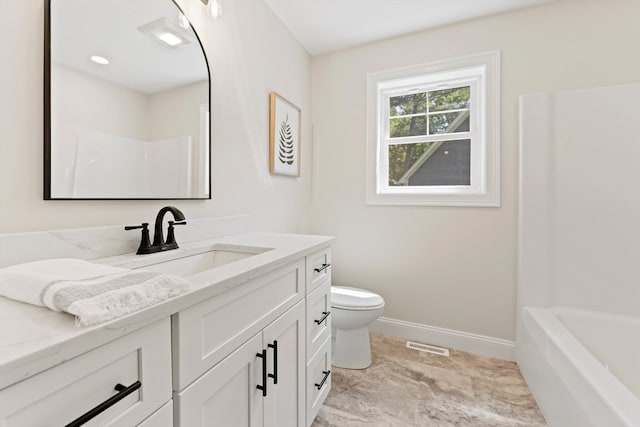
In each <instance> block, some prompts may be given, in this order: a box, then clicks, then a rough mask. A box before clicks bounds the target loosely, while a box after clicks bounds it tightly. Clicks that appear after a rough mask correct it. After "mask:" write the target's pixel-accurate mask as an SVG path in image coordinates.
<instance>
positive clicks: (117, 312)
mask: <svg viewBox="0 0 640 427" xmlns="http://www.w3.org/2000/svg"><path fill="white" fill-rule="evenodd" d="M188 290H189V282H188V281H186V280H185V279H182V278H180V277H178V276H172V275H169V274H161V273H153V272H150V271H144V270H129V269H125V268H118V267H111V266H108V265H102V264H95V263H91V262H88V261H83V260H79V259H71V258H59V259H49V260H44V261H36V262H29V263H25V264H18V265H13V266H10V267H6V268H3V269H0V295H2V296H5V297H7V298H11V299H14V300H17V301H22V302H26V303H29V304H34V305H39V306H43V307H47V308H50V309H51V310H54V311H65V312H67V313H70V314H73V315H75V316H76V323H77V324H78V325H79V326H89V325H95V324H98V323H102V322H106V321H108V320H112V319H115V318H117V317H120V316H124V315H125V314H129V313H133V312H134V311H138V310H141V309H143V308H145V307H149V306H151V305H154V304H157V303H159V302H162V301H165V300H167V299H169V298H172V297H175V296H177V295H179V294H182V293H184V292H186V291H188Z"/></svg>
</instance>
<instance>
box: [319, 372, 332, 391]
mask: <svg viewBox="0 0 640 427" xmlns="http://www.w3.org/2000/svg"><path fill="white" fill-rule="evenodd" d="M322 373H323V374H324V377H322V381H320V383H316V387H318V390H320V389H321V388H322V386H323V385H324V383H325V382H326V381H327V378H329V375H331V371H330V370H329V371H322Z"/></svg>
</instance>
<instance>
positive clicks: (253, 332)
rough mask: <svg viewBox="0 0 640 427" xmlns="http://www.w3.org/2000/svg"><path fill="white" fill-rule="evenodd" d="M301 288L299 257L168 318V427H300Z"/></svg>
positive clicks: (303, 306) (302, 421)
mask: <svg viewBox="0 0 640 427" xmlns="http://www.w3.org/2000/svg"><path fill="white" fill-rule="evenodd" d="M305 288H306V286H305V259H304V258H303V259H300V260H299V261H296V262H294V263H291V264H289V265H287V266H285V267H282V268H279V269H277V270H275V271H273V272H271V273H268V274H266V275H264V276H261V277H259V278H257V279H254V280H252V281H249V282H247V283H245V284H243V285H240V286H238V287H236V288H234V289H232V290H230V291H228V292H225V293H224V294H221V295H219V296H217V297H214V298H211V299H210V300H207V301H204V302H202V303H200V304H198V305H196V306H194V307H191V308H189V309H187V310H184V311H181V312H180V313H178V314H176V315H174V316H173V330H174V348H173V350H174V355H175V357H174V363H175V365H174V390H175V395H174V401H175V414H176V416H175V419H176V427H199V426H210V425H221V426H234V427H235V426H238V427H241V426H247V427H249V426H251V427H258V426H265V427H303V426H304V425H305V420H306V417H305V405H306V399H305V385H306V382H305V381H306V378H305V375H306V373H305V359H306V356H305V355H306V338H305V336H306V325H305V321H306V316H305V312H306V303H305ZM193 378H197V379H195V381H193V383H191V380H192V379H193Z"/></svg>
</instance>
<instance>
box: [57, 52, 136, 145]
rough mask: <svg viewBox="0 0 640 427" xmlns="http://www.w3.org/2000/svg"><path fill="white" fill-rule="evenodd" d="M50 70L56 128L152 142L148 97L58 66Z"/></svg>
mask: <svg viewBox="0 0 640 427" xmlns="http://www.w3.org/2000/svg"><path fill="white" fill-rule="evenodd" d="M51 68H52V70H51V72H52V74H53V75H54V80H55V83H54V84H52V85H51V95H52V96H51V99H52V102H51V110H52V111H53V112H54V113H55V116H54V122H53V123H54V124H55V125H57V126H62V127H73V128H82V129H91V130H95V131H98V132H101V133H106V134H109V135H119V136H123V137H128V138H134V139H141V140H147V139H149V97H148V95H146V94H144V93H142V92H137V91H135V90H133V89H129V88H126V87H124V86H121V85H118V84H115V83H111V82H109V81H106V80H103V79H99V78H96V77H94V76H91V75H88V74H84V73H81V72H78V71H77V70H74V69H72V68H69V67H66V66H64V65H61V64H58V63H54V64H52V67H51ZM123 106H124V108H126V110H123Z"/></svg>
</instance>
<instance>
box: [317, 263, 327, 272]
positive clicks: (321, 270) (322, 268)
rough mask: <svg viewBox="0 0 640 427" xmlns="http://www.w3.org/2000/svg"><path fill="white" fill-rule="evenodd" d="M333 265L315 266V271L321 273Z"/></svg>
mask: <svg viewBox="0 0 640 427" xmlns="http://www.w3.org/2000/svg"><path fill="white" fill-rule="evenodd" d="M329 267H331V264H326V263H325V264H322V267H320V268H314V269H313V271H315V272H316V273H321V272H323V271H325V270H326V269H327V268H329Z"/></svg>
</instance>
